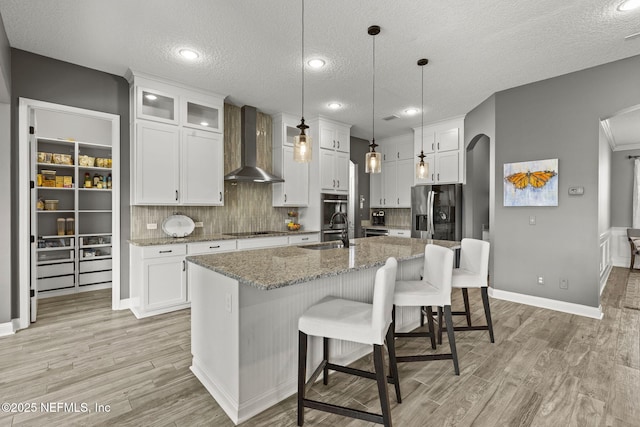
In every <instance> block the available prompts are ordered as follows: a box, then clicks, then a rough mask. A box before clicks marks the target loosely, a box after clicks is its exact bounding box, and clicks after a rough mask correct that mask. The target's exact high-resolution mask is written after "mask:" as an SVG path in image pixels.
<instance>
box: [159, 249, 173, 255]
mask: <svg viewBox="0 0 640 427" xmlns="http://www.w3.org/2000/svg"><path fill="white" fill-rule="evenodd" d="M171 252H173V250H172V249H169V250H166V251H160V252H159V253H161V254H170V253H171Z"/></svg>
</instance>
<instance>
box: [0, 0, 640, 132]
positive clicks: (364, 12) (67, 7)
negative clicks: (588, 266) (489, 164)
mask: <svg viewBox="0 0 640 427" xmlns="http://www.w3.org/2000/svg"><path fill="white" fill-rule="evenodd" d="M619 3H620V0H537V1H533V0H529V1H524V0H520V1H508V0H482V1H481V0H474V1H470V0H450V1H438V0H402V1H398V0H349V1H345V0H322V1H312V0H307V1H306V3H305V18H306V25H305V33H306V34H305V36H306V37H305V39H306V40H305V50H306V55H305V56H306V57H307V58H311V57H322V58H324V59H325V60H326V61H327V66H325V67H324V69H322V70H321V71H315V70H309V69H308V70H307V71H306V74H305V80H306V92H305V100H306V102H305V103H306V105H305V116H307V117H311V116H313V115H316V114H323V115H326V116H328V117H331V118H334V119H336V120H339V121H342V122H345V123H349V124H353V128H352V135H354V136H358V137H361V138H365V139H370V137H371V123H372V88H371V83H372V75H371V70H372V67H371V61H372V40H371V36H369V35H368V34H367V27H368V26H370V25H373V24H377V25H380V26H381V27H382V31H381V33H380V34H379V35H378V36H376V107H375V110H376V114H375V118H376V122H375V123H376V125H375V126H376V137H377V138H382V137H385V136H390V135H395V134H400V133H405V132H409V131H410V129H411V128H412V127H415V126H419V125H420V121H421V118H420V115H417V116H413V117H408V116H406V115H405V114H404V110H405V109H406V108H408V107H420V95H421V94H420V84H421V80H420V68H419V67H418V66H417V65H416V60H417V59H419V58H423V57H426V58H429V61H430V62H429V65H427V66H426V68H425V70H424V71H425V73H424V74H425V123H430V122H434V121H437V120H441V119H445V118H449V117H452V116H458V115H463V114H466V113H467V112H468V111H470V110H471V109H473V108H474V107H475V106H477V105H478V104H479V103H481V102H482V101H483V100H485V99H486V98H487V97H488V96H490V95H491V94H492V93H494V92H497V91H500V90H503V89H508V88H511V87H514V86H519V85H523V84H526V83H530V82H534V81H538V80H543V79H546V78H550V77H554V76H557V75H561V74H566V73H569V72H572V71H577V70H581V69H584V68H588V67H592V66H595V65H599V64H603V63H606V62H611V61H614V60H618V59H622V58H626V57H630V56H634V55H638V54H640V38H632V39H630V40H628V41H625V40H624V37H625V36H627V35H630V34H633V33H636V32H638V31H640V10H635V11H632V12H627V13H622V12H618V11H617V10H616V7H617V6H618V4H619ZM0 14H1V15H2V18H3V21H4V24H5V28H6V32H7V35H8V38H9V42H10V44H11V46H12V47H15V48H18V49H22V50H26V51H29V52H34V53H37V54H40V55H45V56H48V57H52V58H56V59H60V60H63V61H68V62H72V63H75V64H79V65H83V66H86V67H90V68H94V69H98V70H102V71H106V72H109V73H113V74H117V75H124V73H125V71H126V70H127V69H128V68H132V69H134V70H136V71H141V72H145V73H150V74H155V75H158V76H161V77H164V78H167V79H171V80H176V81H179V82H181V83H184V84H188V85H192V86H195V87H198V88H202V89H206V90H210V91H213V92H217V93H220V94H223V95H228V98H227V102H230V103H233V104H236V105H244V104H250V105H254V106H256V107H257V108H258V109H259V110H261V111H263V112H266V113H269V114H272V113H276V112H288V113H292V114H294V115H299V114H300V95H301V89H300V77H301V75H300V74H301V70H300V31H301V25H300V20H301V1H300V0H262V1H259V0H233V1H228V0H227V1H223V0H187V1H184V0H183V1H176V0H136V1H131V0H100V1H98V0H29V1H25V0H0ZM183 47H190V48H193V49H195V50H197V51H199V52H201V54H202V55H201V57H200V58H199V59H198V60H197V61H196V62H193V63H188V62H186V61H184V60H182V59H181V58H179V57H177V56H176V51H177V50H178V49H180V48H183ZM639 75H640V74H639ZM331 101H337V102H340V103H341V104H342V105H343V108H342V109H341V110H339V111H332V110H329V109H328V107H327V104H328V103H329V102H331ZM639 101H640V100H639ZM392 114H395V115H398V116H400V118H399V119H396V120H393V121H390V122H386V121H383V120H381V118H382V117H386V116H389V115H392Z"/></svg>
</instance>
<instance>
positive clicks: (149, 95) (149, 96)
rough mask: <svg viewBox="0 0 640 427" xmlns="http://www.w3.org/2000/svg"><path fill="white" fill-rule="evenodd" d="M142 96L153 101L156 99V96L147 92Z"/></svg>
mask: <svg viewBox="0 0 640 427" xmlns="http://www.w3.org/2000/svg"><path fill="white" fill-rule="evenodd" d="M144 97H145V98H147V99H148V100H149V101H155V100H156V99H158V97H157V96H155V95H154V94H152V93H148V94H146V95H145V96H144Z"/></svg>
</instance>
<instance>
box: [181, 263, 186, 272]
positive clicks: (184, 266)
mask: <svg viewBox="0 0 640 427" xmlns="http://www.w3.org/2000/svg"><path fill="white" fill-rule="evenodd" d="M186 269H187V262H186V261H182V271H185V270H186Z"/></svg>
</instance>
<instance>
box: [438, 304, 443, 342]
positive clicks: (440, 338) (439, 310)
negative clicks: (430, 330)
mask: <svg viewBox="0 0 640 427" xmlns="http://www.w3.org/2000/svg"><path fill="white" fill-rule="evenodd" d="M438 344H442V307H438Z"/></svg>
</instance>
